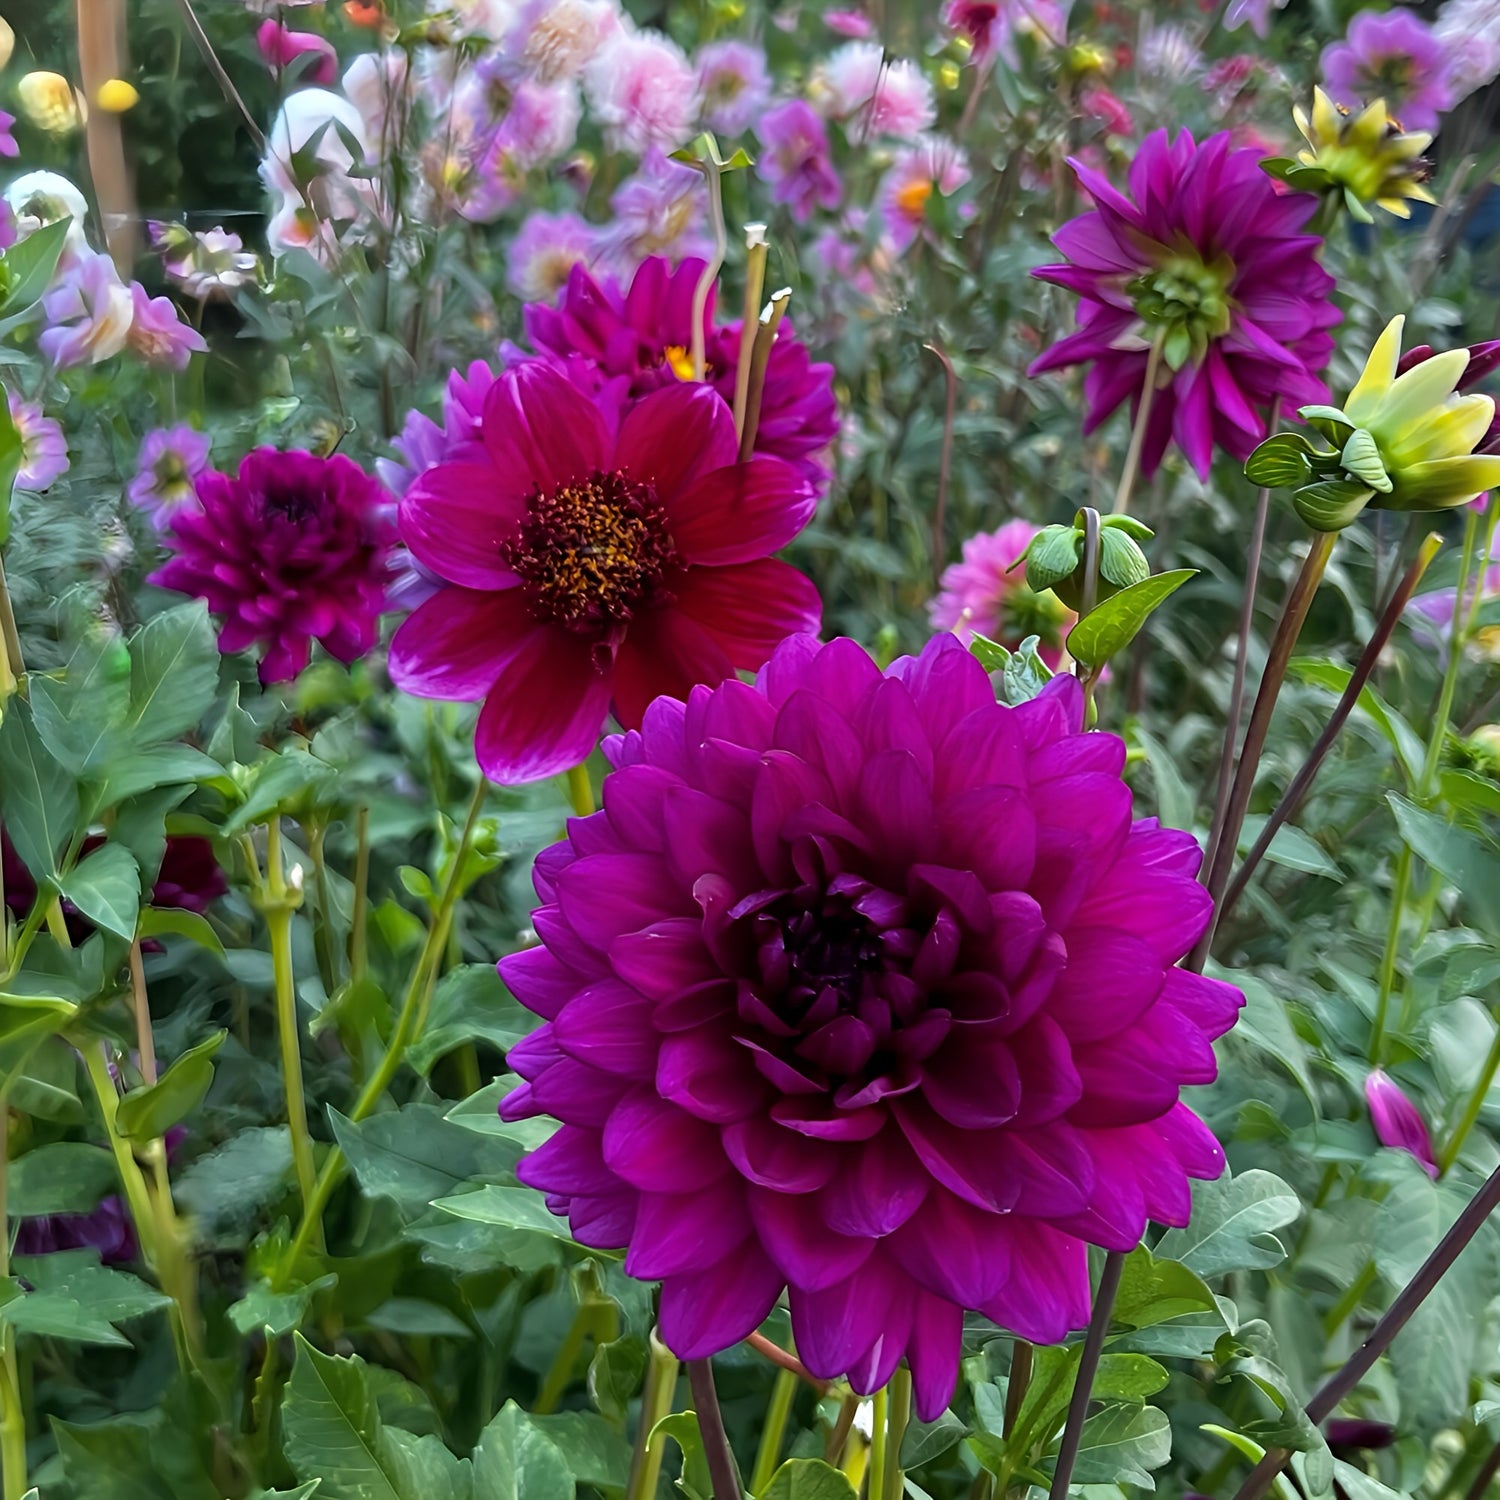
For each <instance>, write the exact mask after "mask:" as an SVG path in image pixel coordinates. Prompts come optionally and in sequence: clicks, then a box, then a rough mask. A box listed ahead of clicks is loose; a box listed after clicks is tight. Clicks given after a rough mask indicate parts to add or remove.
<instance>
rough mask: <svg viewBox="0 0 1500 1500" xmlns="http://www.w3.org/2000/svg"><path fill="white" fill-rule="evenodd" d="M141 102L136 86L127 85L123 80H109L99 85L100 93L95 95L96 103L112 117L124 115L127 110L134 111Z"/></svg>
mask: <svg viewBox="0 0 1500 1500" xmlns="http://www.w3.org/2000/svg"><path fill="white" fill-rule="evenodd" d="M140 101H141V96H140V95H139V94H138V93H137V92H136V90H135V87H134V85H133V84H129V83H126V81H125V80H124V79H123V78H110V79H107V80H106V81H105V82H103V83H101V84H100V85H99V92H98V93H97V94H95V95H94V103H95V104H97V105H98V106H99V108H100V109H102V110H104V112H105V113H106V114H111V115H123V114H124V113H125V111H126V110H127V109H134V108H135V106H136V105H137V104H139V103H140Z"/></svg>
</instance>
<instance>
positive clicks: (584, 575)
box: [501, 470, 677, 632]
mask: <svg viewBox="0 0 1500 1500" xmlns="http://www.w3.org/2000/svg"><path fill="white" fill-rule="evenodd" d="M501 555H502V556H503V557H504V559H505V561H506V564H507V565H508V566H509V567H510V568H511V569H512V570H513V571H514V573H515V574H516V576H517V577H518V578H519V579H520V580H521V587H522V588H523V589H524V590H525V591H526V597H527V599H528V601H529V602H530V604H531V606H532V609H533V611H534V612H535V613H536V615H537V616H538V617H539V618H541V619H544V620H550V621H553V622H555V623H556V624H559V625H563V626H566V627H567V629H569V630H577V631H581V632H583V631H593V630H597V629H599V628H600V627H608V626H611V625H619V624H623V623H624V622H625V621H627V620H629V619H630V618H631V616H632V615H633V614H634V613H635V612H636V611H637V610H638V609H641V608H643V607H646V606H649V605H652V604H657V603H661V602H664V601H665V598H666V596H667V589H666V586H665V583H666V579H667V577H668V574H669V572H670V571H671V570H672V568H673V566H674V565H675V564H676V562H677V549H676V548H675V547H674V546H673V545H672V538H671V536H670V534H669V533H668V531H667V518H666V512H665V511H663V509H662V508H661V506H660V505H659V504H658V503H657V499H656V490H655V488H654V487H653V486H652V485H651V484H650V483H641V482H639V481H637V480H633V479H629V478H627V477H626V476H625V475H624V474H622V473H620V472H619V471H618V470H612V471H611V472H610V473H607V474H605V473H599V472H597V471H596V472H595V473H593V474H591V475H590V476H589V477H588V478H587V479H586V480H583V481H582V482H581V483H577V484H569V485H563V486H562V487H560V488H559V489H555V490H553V491H551V492H550V493H548V494H545V495H544V494H542V493H541V492H540V491H539V492H538V493H537V494H535V495H533V496H532V498H531V504H530V509H529V511H528V513H527V516H526V519H525V520H524V521H522V523H521V527H520V530H519V531H518V532H517V533H516V534H515V536H513V537H512V538H511V539H510V540H509V541H507V542H506V543H505V544H504V545H503V546H502V548H501Z"/></svg>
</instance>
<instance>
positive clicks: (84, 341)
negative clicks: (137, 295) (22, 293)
mask: <svg viewBox="0 0 1500 1500" xmlns="http://www.w3.org/2000/svg"><path fill="white" fill-rule="evenodd" d="M42 312H43V313H44V314H45V315H46V318H47V324H48V326H47V327H46V328H44V329H43V330H42V332H41V334H40V335H39V336H38V338H37V345H38V347H39V348H40V349H41V351H42V353H43V354H44V355H45V356H46V357H47V358H48V359H49V360H51V361H52V363H53V364H54V365H56V366H57V367H58V368H59V369H64V368H66V367H67V366H69V365H84V364H91V365H96V364H98V363H99V362H100V361H101V360H106V359H109V358H111V357H112V356H114V355H116V354H118V353H119V352H120V350H121V349H123V348H124V347H125V341H126V340H127V339H128V338H129V337H130V325H131V323H132V321H133V320H134V317H135V304H134V301H133V299H132V297H131V295H130V288H129V287H127V286H126V285H125V283H124V282H122V281H121V280H120V278H119V275H118V274H117V273H116V271H115V265H114V262H113V261H112V260H111V259H110V258H109V256H107V255H95V254H93V253H87V254H85V255H84V256H82V257H81V258H80V259H79V261H78V263H77V265H76V266H75V267H74V268H73V269H72V271H70V273H69V274H68V275H67V276H66V277H65V278H64V280H63V281H62V282H61V283H60V284H59V285H57V286H54V287H53V289H52V290H51V291H50V292H48V293H47V295H46V296H45V297H43V298H42Z"/></svg>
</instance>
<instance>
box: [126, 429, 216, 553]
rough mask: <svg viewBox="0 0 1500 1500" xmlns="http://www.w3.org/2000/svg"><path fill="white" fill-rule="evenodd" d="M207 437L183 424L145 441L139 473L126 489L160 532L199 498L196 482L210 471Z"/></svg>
mask: <svg viewBox="0 0 1500 1500" xmlns="http://www.w3.org/2000/svg"><path fill="white" fill-rule="evenodd" d="M208 450H209V440H208V437H207V435H206V434H205V433H201V432H198V431H197V430H196V429H194V428H192V427H187V426H183V425H181V424H179V425H178V426H176V427H158V428H155V429H154V430H153V431H151V432H148V433H147V434H146V436H145V437H144V438H142V439H141V451H140V453H139V454H138V455H137V458H136V471H135V474H134V476H133V477H132V479H131V481H130V483H129V484H128V485H127V486H126V488H125V494H126V497H127V498H128V499H129V501H130V503H131V504H132V505H134V506H137V507H138V508H139V509H141V510H143V511H145V512H146V514H147V515H148V516H149V517H150V519H151V524H152V525H153V526H155V527H156V529H157V530H158V531H164V530H166V528H167V526H168V524H169V523H170V521H171V519H172V517H173V516H174V515H175V514H176V513H177V512H178V511H179V510H181V509H182V508H183V507H184V506H187V505H192V504H194V503H195V502H196V500H197V497H198V491H197V487H196V485H195V483H194V481H195V480H196V479H197V477H198V476H199V475H200V474H202V473H203V472H204V471H205V470H206V469H207V468H208Z"/></svg>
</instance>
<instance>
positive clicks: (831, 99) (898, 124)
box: [811, 42, 937, 140]
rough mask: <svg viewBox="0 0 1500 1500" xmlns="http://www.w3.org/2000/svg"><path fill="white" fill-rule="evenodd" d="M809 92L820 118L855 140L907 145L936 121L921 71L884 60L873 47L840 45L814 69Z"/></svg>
mask: <svg viewBox="0 0 1500 1500" xmlns="http://www.w3.org/2000/svg"><path fill="white" fill-rule="evenodd" d="M811 91H812V93H813V94H814V97H815V98H816V100H817V101H818V103H819V105H820V107H821V108H822V109H823V110H824V112H825V113H827V114H829V115H831V116H833V118H834V119H837V120H844V121H846V122H847V123H848V125H849V126H850V128H851V130H852V131H853V132H854V134H856V135H858V136H861V137H864V136H872V135H889V136H894V137H895V138H896V139H897V140H911V139H912V138H913V137H915V136H918V135H920V134H921V133H922V132H923V131H924V130H930V129H931V128H932V123H933V121H934V120H936V119H937V106H936V104H935V103H934V102H933V92H932V85H931V84H930V83H929V82H928V81H927V79H926V78H925V77H923V75H922V70H921V68H919V67H918V66H917V64H916V63H914V62H912V61H911V59H910V58H898V59H896V60H895V61H894V62H892V61H890V60H889V59H888V58H887V57H886V55H885V49H884V48H883V47H882V46H881V45H880V43H879V42H846V43H845V44H844V46H842V47H840V48H839V49H838V50H837V51H836V52H835V53H834V54H833V55H832V56H831V57H830V58H829V59H828V60H827V61H826V62H825V63H824V64H823V65H822V67H821V68H819V69H818V71H817V73H816V74H815V75H814V76H813V81H812V86H811Z"/></svg>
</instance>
